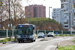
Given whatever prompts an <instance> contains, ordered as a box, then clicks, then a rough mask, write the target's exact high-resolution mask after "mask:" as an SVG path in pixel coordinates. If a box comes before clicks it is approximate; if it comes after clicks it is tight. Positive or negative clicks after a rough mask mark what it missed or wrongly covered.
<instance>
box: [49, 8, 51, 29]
mask: <svg viewBox="0 0 75 50" xmlns="http://www.w3.org/2000/svg"><path fill="white" fill-rule="evenodd" d="M50 8H52V7H49V30H50V28H51V27H50Z"/></svg>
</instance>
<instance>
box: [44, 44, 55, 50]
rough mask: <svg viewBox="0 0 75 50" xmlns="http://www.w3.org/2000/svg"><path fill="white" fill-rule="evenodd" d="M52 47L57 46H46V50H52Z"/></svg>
mask: <svg viewBox="0 0 75 50" xmlns="http://www.w3.org/2000/svg"><path fill="white" fill-rule="evenodd" d="M52 47H54V48H56V46H54V45H49V46H47V47H46V48H45V50H50V49H51V48H52Z"/></svg>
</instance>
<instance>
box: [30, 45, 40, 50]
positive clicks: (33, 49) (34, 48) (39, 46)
mask: <svg viewBox="0 0 75 50" xmlns="http://www.w3.org/2000/svg"><path fill="white" fill-rule="evenodd" d="M40 46H41V45H37V46H35V47H33V48H32V49H31V50H34V49H35V48H38V47H40Z"/></svg>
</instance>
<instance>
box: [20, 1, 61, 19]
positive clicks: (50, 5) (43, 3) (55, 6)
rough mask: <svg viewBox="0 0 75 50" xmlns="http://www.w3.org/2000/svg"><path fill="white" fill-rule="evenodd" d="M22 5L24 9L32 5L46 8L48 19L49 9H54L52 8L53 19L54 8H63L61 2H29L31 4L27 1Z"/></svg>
mask: <svg viewBox="0 0 75 50" xmlns="http://www.w3.org/2000/svg"><path fill="white" fill-rule="evenodd" d="M21 4H22V6H23V8H25V6H28V5H32V4H37V5H44V6H46V18H49V7H52V8H50V18H52V10H53V8H60V7H61V2H60V0H29V2H27V0H22V2H21Z"/></svg>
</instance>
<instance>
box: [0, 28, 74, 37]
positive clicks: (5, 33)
mask: <svg viewBox="0 0 75 50" xmlns="http://www.w3.org/2000/svg"><path fill="white" fill-rule="evenodd" d="M39 32H43V33H45V34H48V33H49V32H54V34H56V32H57V33H58V34H70V31H56V30H55V31H54V30H52V31H48V30H36V34H38V33H39ZM16 34H17V30H16V29H12V30H8V29H6V30H0V38H2V37H10V36H11V37H12V36H15V35H16ZM72 35H75V32H74V31H73V32H72Z"/></svg>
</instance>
